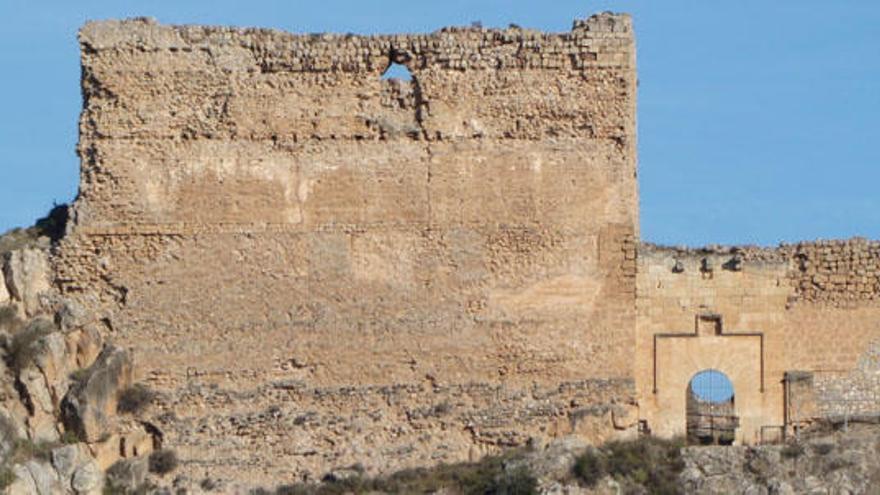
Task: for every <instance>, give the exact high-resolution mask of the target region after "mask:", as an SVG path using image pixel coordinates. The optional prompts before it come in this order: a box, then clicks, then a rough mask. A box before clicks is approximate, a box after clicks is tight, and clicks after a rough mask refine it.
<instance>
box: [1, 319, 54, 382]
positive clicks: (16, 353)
mask: <svg viewBox="0 0 880 495" xmlns="http://www.w3.org/2000/svg"><path fill="white" fill-rule="evenodd" d="M54 331H55V326H54V324H53V323H52V322H51V321H49V320H46V319H42V318H38V319H35V320H33V321H31V322H30V323H28V324H27V326H26V327H24V329H23V330H21V331H20V332H18V333H16V334H15V335H13V337H12V342H11V343H10V345H9V352H8V355H7V358H6V359H7V364H8V365H9V367H10V368H11V369H12V370H13V371H14V372H15V373H16V374H17V373H19V372H21V370H23V369H25V368H26V367H27V366H28V365H30V364H31V363H32V362H33V361H34V359H35V358H36V356H37V355H38V354H39V353H40V352H41V351H42V350H43V349H42V340H41V339H42V338H43V337H45V336H46V335H49V334H50V333H52V332H54Z"/></svg>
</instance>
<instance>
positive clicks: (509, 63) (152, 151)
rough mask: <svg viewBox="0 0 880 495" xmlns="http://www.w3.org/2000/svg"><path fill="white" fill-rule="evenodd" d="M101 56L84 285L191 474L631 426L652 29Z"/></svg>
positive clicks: (102, 43) (74, 256) (402, 456)
mask: <svg viewBox="0 0 880 495" xmlns="http://www.w3.org/2000/svg"><path fill="white" fill-rule="evenodd" d="M80 42H81V45H82V57H83V92H84V100H85V106H84V109H83V113H82V118H81V122H80V134H81V140H80V144H79V152H80V155H81V157H82V175H81V186H80V194H79V197H78V199H77V201H76V204H75V205H74V208H73V225H72V227H71V231H70V233H69V235H68V236H67V238H66V239H65V240H64V243H63V245H62V247H61V248H60V250H59V254H58V256H57V258H56V265H57V273H58V281H57V282H58V284H59V286H60V288H61V289H62V290H63V292H64V293H66V294H67V295H69V296H71V297H76V298H78V299H80V300H81V301H82V302H83V303H84V304H86V305H87V306H88V307H89V308H90V309H92V310H94V311H97V312H99V313H100V314H101V315H102V317H103V321H104V323H105V326H106V331H107V333H108V334H110V335H111V336H112V337H113V338H114V339H116V340H117V341H119V342H120V343H122V344H124V345H126V346H129V347H131V348H132V349H133V350H134V351H135V355H136V356H137V359H138V367H139V369H141V370H142V371H143V374H144V378H145V379H146V380H148V381H149V382H150V383H151V384H152V385H153V386H154V387H156V388H158V389H160V390H161V391H163V393H164V395H163V397H164V399H163V400H164V402H163V404H162V405H161V408H160V409H161V410H160V411H157V421H158V420H159V419H158V418H161V420H162V421H164V422H165V423H164V424H163V425H162V426H163V428H166V429H167V430H168V431H169V434H168V441H169V442H171V443H172V444H174V443H175V442H176V443H177V445H178V446H180V447H182V449H180V452H181V453H182V454H183V455H184V456H187V458H188V459H189V460H190V461H192V463H194V464H195V465H199V466H202V467H204V468H206V469H209V470H211V469H218V470H223V471H224V472H226V473H228V474H229V475H232V476H233V477H235V476H236V475H238V476H239V477H241V476H247V477H251V478H253V477H257V478H259V477H260V476H266V477H268V478H269V479H276V480H277V479H278V476H279V473H288V474H289V473H290V472H291V470H292V471H293V472H294V473H295V474H297V475H303V476H305V475H312V476H314V475H321V474H323V473H322V472H320V470H322V469H326V468H327V467H328V466H334V465H339V466H343V465H350V464H353V463H362V464H364V465H365V466H366V467H367V468H368V469H371V470H376V469H386V470H392V469H395V468H397V467H401V466H411V465H418V464H433V463H436V462H440V461H447V462H451V461H457V460H463V459H465V458H468V457H469V456H470V457H474V456H478V455H480V454H482V453H484V452H488V451H492V450H493V449H497V448H500V447H501V446H510V445H518V444H522V443H524V442H525V441H527V440H528V439H529V437H534V436H555V435H560V434H565V433H571V432H575V433H580V434H582V435H584V436H588V437H591V438H592V439H600V438H603V437H604V436H607V435H608V434H609V431H610V430H613V428H612V427H611V425H612V419H613V420H614V423H616V425H617V426H618V427H619V428H628V427H630V426H632V424H633V422H632V420H631V419H628V418H629V416H631V414H630V413H629V409H631V407H632V404H630V403H629V402H631V400H632V397H633V394H634V389H633V378H634V373H633V364H632V359H631V349H632V348H633V345H634V343H635V340H634V328H635V269H636V266H635V263H636V261H635V240H636V239H637V236H638V229H637V225H638V213H637V211H638V210H637V203H638V200H637V185H636V151H635V150H636V148H635V144H636V143H635V138H636V134H635V131H636V129H635V97H636V76H635V50H634V42H633V36H632V29H631V23H630V20H629V18H628V17H626V16H616V15H608V14H606V15H601V16H595V17H592V18H590V19H588V20H585V21H578V22H577V23H576V24H575V26H574V28H573V30H572V31H571V32H568V33H560V34H546V33H540V32H535V31H530V30H523V29H507V30H487V29H456V28H452V29H445V30H442V31H439V32H437V33H433V34H427V35H412V36H403V35H401V36H374V37H365V36H354V35H347V36H340V35H311V36H309V35H292V34H286V33H280V32H276V31H268V30H256V29H230V28H208V27H195V26H185V27H171V26H161V25H157V24H155V23H153V22H151V21H148V20H133V21H122V22H117V21H108V22H96V23H90V24H88V25H86V26H85V27H84V28H83V29H82V31H81V34H80ZM392 62H396V63H402V64H405V65H406V66H407V67H408V68H409V70H410V71H411V72H412V74H413V80H412V82H411V83H408V82H404V81H383V80H382V79H381V77H380V76H381V74H382V73H383V71H385V69H386V68H387V67H388V66H389V64H390V63H392ZM170 413H173V414H170ZM242 451H244V452H245V453H246V455H245V457H246V458H248V459H249V461H248V462H247V463H246V464H242V463H241V462H239V461H237V459H239V458H241V457H242Z"/></svg>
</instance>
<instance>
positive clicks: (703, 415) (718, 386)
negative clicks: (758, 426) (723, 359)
mask: <svg viewBox="0 0 880 495" xmlns="http://www.w3.org/2000/svg"><path fill="white" fill-rule="evenodd" d="M686 408H687V419H686V428H687V440H688V443H690V444H702V445H711V444H714V445H731V444H733V442H734V441H735V438H736V430H737V428H738V427H739V417H737V415H736V405H735V403H734V391H733V383H732V382H731V381H730V379H729V378H727V375H725V374H724V373H722V372H720V371H718V370H713V369H707V370H703V371H700V372H699V373H697V374H696V375H694V377H693V378H692V379H691V381H690V383H688V390H687V404H686Z"/></svg>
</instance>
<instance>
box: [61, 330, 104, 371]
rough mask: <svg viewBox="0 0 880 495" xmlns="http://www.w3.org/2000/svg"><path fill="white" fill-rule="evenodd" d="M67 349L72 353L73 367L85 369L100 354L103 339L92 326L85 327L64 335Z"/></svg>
mask: <svg viewBox="0 0 880 495" xmlns="http://www.w3.org/2000/svg"><path fill="white" fill-rule="evenodd" d="M65 338H66V342H67V348H68V349H69V350H71V351H72V353H73V360H74V366H76V367H77V368H87V367H89V366H90V365H91V364H92V363H94V362H95V359H97V358H98V355H99V354H100V353H101V348H102V346H103V338H102V337H101V332H100V331H99V330H98V329H97V327H95V326H94V325H86V326H84V327H83V328H81V329H79V330H75V331H72V332H70V333H68V334H67V335H66V337H65Z"/></svg>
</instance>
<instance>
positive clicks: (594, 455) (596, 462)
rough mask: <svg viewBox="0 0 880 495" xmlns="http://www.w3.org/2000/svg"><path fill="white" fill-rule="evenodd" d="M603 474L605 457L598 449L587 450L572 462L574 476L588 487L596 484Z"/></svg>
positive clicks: (604, 471) (604, 472)
mask: <svg viewBox="0 0 880 495" xmlns="http://www.w3.org/2000/svg"><path fill="white" fill-rule="evenodd" d="M605 474H606V470H605V458H604V457H603V456H602V454H601V453H599V452H598V451H595V450H589V451H587V452H586V453H584V454H583V455H581V456H580V457H578V458H577V460H576V461H575V463H574V475H575V477H577V478H578V479H579V480H580V481H581V482H582V483H583V484H584V485H586V486H588V487H594V486H596V483H598V482H599V480H601V479H602V477H603V476H605Z"/></svg>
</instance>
